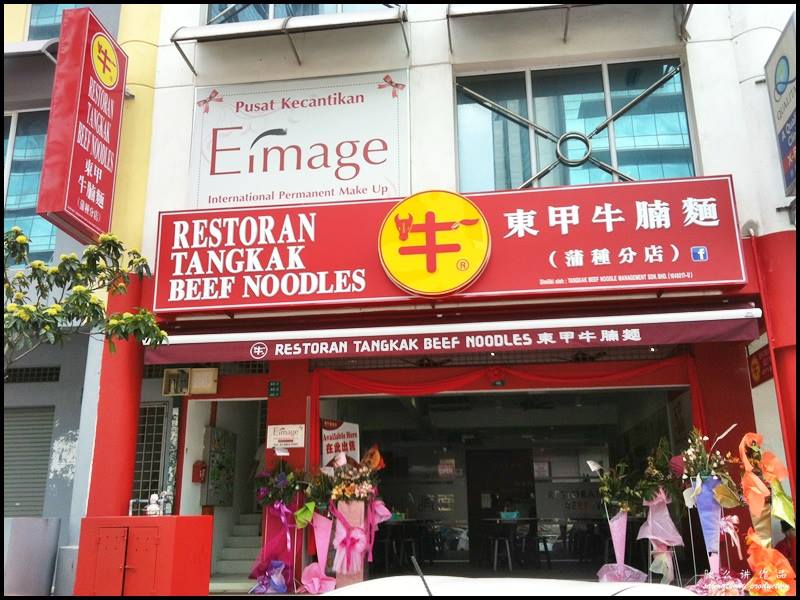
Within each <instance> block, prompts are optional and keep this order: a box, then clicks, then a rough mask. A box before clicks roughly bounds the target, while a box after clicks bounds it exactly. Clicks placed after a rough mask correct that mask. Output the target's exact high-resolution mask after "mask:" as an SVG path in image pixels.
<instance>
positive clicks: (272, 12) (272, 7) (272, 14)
mask: <svg viewBox="0 0 800 600" xmlns="http://www.w3.org/2000/svg"><path fill="white" fill-rule="evenodd" d="M331 4H332V3H331ZM203 6H204V7H205V10H204V11H203V14H202V15H201V17H202V23H201V25H224V24H226V23H227V21H222V22H221V23H210V22H209V17H208V11H209V8H210V7H211V5H210V4H204V5H203ZM267 6H268V7H269V8H268V9H267V17H266V18H265V19H262V20H263V21H271V20H273V19H285V18H286V17H276V16H275V4H268V5H267ZM343 6H344V4H337V5H336V11H334V12H332V13H320V14H318V15H313V16H315V17H324V16H325V15H326V14H332V15H338V14H344V11H343V10H342V7H343ZM363 12H368V11H363ZM297 16H306V15H297ZM238 22H242V21H238ZM243 22H247V21H243Z"/></svg>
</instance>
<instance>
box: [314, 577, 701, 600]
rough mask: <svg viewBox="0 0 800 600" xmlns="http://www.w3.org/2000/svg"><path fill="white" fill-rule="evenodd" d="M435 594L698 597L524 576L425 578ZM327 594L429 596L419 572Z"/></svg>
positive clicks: (651, 587) (667, 589)
mask: <svg viewBox="0 0 800 600" xmlns="http://www.w3.org/2000/svg"><path fill="white" fill-rule="evenodd" d="M425 583H427V584H428V588H430V595H432V596H694V595H695V594H693V593H692V592H690V591H689V590H685V589H682V588H679V587H676V586H672V585H660V584H656V583H592V582H589V581H571V580H563V579H562V580H560V579H533V578H530V579H528V578H523V577H502V578H474V579H472V578H469V577H443V576H438V575H430V576H427V577H425ZM325 595H326V596H427V595H428V592H427V591H426V590H425V585H424V584H423V583H422V579H420V578H419V577H418V576H416V575H400V576H397V577H384V578H381V579H372V580H370V581H362V582H361V583H356V584H353V585H349V586H346V587H343V588H339V589H336V590H333V591H332V592H328V593H327V594H325Z"/></svg>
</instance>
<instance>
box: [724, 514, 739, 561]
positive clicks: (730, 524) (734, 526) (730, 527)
mask: <svg viewBox="0 0 800 600" xmlns="http://www.w3.org/2000/svg"><path fill="white" fill-rule="evenodd" d="M719 532H720V534H721V535H722V536H723V537H724V536H725V534H727V535H728V537H730V538H731V543H732V544H733V545H734V546H735V547H736V552H737V553H738V554H739V560H742V544H741V542H740V541H739V517H738V516H736V515H728V516H727V517H722V519H720V522H719Z"/></svg>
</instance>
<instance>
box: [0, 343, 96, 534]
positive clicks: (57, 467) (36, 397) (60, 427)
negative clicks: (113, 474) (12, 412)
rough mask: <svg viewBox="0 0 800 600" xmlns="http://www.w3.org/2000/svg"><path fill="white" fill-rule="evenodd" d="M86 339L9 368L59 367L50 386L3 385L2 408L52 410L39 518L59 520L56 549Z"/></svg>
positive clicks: (44, 349) (65, 513)
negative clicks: (49, 407) (55, 377)
mask: <svg viewBox="0 0 800 600" xmlns="http://www.w3.org/2000/svg"><path fill="white" fill-rule="evenodd" d="M87 342H88V338H87V336H83V335H75V336H73V337H72V338H71V339H69V341H67V342H66V343H65V344H64V348H63V349H62V348H61V347H58V346H41V347H40V348H39V349H38V350H36V351H34V352H33V353H32V354H30V355H28V356H27V357H26V358H24V359H23V360H21V361H19V362H18V363H15V364H14V365H13V367H12V368H25V367H55V366H60V367H61V373H60V376H59V380H58V381H57V382H52V383H10V384H9V383H7V384H4V385H3V408H7V407H33V406H52V407H53V442H52V444H53V446H52V451H51V453H50V465H49V470H48V477H47V484H46V485H47V487H46V490H45V497H44V509H43V512H42V516H44V517H58V518H60V519H61V530H60V533H59V545H64V544H67V543H68V539H69V529H70V528H69V516H70V505H71V500H72V486H73V482H74V480H75V467H76V461H77V453H78V430H79V425H80V414H81V393H82V390H83V375H84V370H85V366H86V348H87Z"/></svg>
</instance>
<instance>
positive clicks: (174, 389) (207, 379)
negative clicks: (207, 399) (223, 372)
mask: <svg viewBox="0 0 800 600" xmlns="http://www.w3.org/2000/svg"><path fill="white" fill-rule="evenodd" d="M218 378H219V369H217V368H202V369H189V368H186V369H164V378H163V379H162V381H161V395H162V396H188V395H189V394H216V393H217V380H218Z"/></svg>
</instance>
